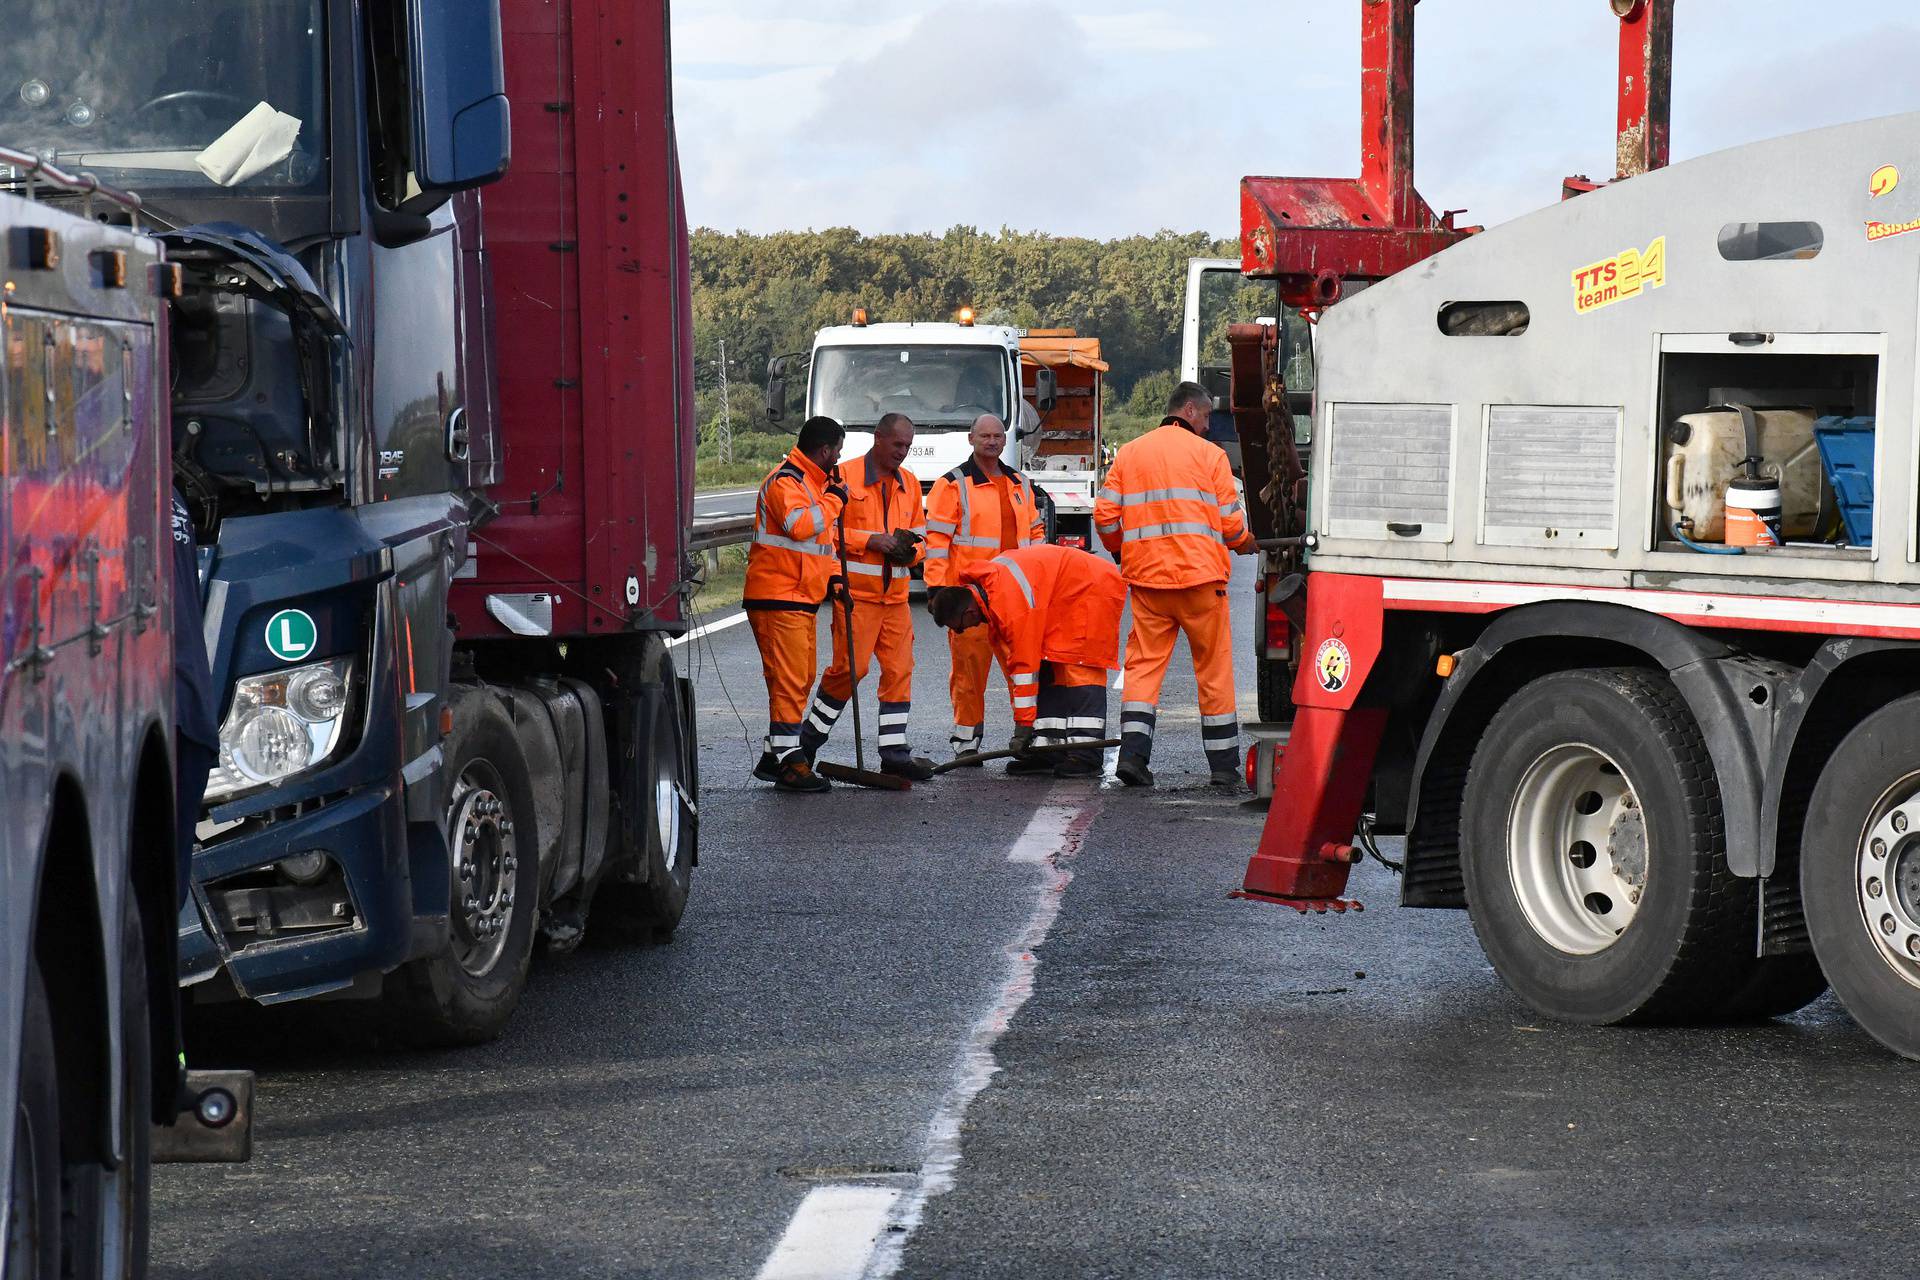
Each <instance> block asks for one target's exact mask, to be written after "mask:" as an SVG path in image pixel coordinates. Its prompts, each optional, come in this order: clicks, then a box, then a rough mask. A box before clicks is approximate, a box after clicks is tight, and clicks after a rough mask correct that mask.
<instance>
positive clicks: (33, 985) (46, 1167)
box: [0, 958, 60, 1280]
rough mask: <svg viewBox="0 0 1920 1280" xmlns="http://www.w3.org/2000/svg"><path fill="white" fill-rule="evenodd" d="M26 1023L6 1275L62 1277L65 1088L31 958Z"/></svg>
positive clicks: (22, 1279)
mask: <svg viewBox="0 0 1920 1280" xmlns="http://www.w3.org/2000/svg"><path fill="white" fill-rule="evenodd" d="M27 964H28V968H27V991H26V1008H25V1010H24V1011H23V1016H22V1019H21V1044H20V1087H19V1095H18V1097H17V1098H16V1099H15V1101H14V1109H13V1169H12V1173H11V1175H10V1176H9V1178H8V1180H7V1252H6V1254H5V1259H4V1260H5V1264H6V1265H5V1266H4V1268H0V1274H5V1275H6V1276H8V1277H10V1278H11V1277H16V1276H17V1277H19V1280H57V1277H58V1276H59V1275H60V1087H59V1074H58V1070H57V1068H56V1066H55V1063H54V1056H53V1016H52V1014H51V1013H50V1012H49V1010H48V1008H47V987H46V984H45V983H44V982H42V981H41V979H40V966H39V964H38V962H36V961H34V960H32V959H31V958H29V960H28V962H27Z"/></svg>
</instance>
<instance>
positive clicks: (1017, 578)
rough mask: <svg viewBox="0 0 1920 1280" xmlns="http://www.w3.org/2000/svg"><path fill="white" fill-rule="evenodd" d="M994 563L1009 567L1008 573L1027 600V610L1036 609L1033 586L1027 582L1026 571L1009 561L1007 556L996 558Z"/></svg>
mask: <svg viewBox="0 0 1920 1280" xmlns="http://www.w3.org/2000/svg"><path fill="white" fill-rule="evenodd" d="M993 562H994V563H995V564H1003V565H1005V566H1007V572H1008V573H1010V574H1012V575H1013V580H1014V582H1015V583H1016V584H1017V585H1018V586H1019V588H1020V594H1021V595H1023V596H1025V597H1026V598H1027V608H1029V609H1031V608H1033V607H1034V605H1033V584H1032V583H1031V582H1028V581H1027V574H1026V570H1024V569H1022V568H1021V567H1020V566H1019V565H1017V564H1015V563H1014V562H1013V561H1011V560H1009V559H1007V558H1006V557H1005V556H995V557H994V558H993Z"/></svg>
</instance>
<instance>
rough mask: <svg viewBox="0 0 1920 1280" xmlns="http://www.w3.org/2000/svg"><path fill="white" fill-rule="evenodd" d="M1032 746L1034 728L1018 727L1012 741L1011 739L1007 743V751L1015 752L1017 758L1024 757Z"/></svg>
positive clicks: (1026, 725)
mask: <svg viewBox="0 0 1920 1280" xmlns="http://www.w3.org/2000/svg"><path fill="white" fill-rule="evenodd" d="M1032 746H1033V726H1032V725H1030V724H1023V725H1018V726H1016V727H1015V728H1014V731H1013V737H1012V739H1010V740H1009V741H1008V743H1007V750H1009V751H1011V752H1013V753H1014V754H1015V755H1017V756H1023V755H1025V754H1027V750H1028V748H1030V747H1032Z"/></svg>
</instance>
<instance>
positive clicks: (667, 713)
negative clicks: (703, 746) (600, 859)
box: [594, 645, 700, 942]
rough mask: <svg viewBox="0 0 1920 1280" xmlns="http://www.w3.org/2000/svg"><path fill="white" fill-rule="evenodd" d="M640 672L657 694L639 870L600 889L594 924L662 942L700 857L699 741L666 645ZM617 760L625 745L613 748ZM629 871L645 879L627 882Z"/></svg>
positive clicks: (683, 905)
mask: <svg viewBox="0 0 1920 1280" xmlns="http://www.w3.org/2000/svg"><path fill="white" fill-rule="evenodd" d="M639 667H640V679H641V682H642V683H643V684H648V685H657V686H658V687H659V689H660V692H661V696H660V699H659V702H658V706H659V714H658V715H656V716H655V717H654V719H653V725H652V728H651V731H650V732H649V733H648V736H647V738H646V741H645V743H644V747H643V749H644V751H645V752H646V756H647V762H646V766H645V767H646V774H647V779H648V785H645V786H644V787H642V788H641V805H642V812H641V815H640V834H641V838H642V841H643V847H642V848H641V849H640V850H639V851H638V857H637V858H636V860H635V861H636V863H641V864H643V865H633V864H629V866H628V867H627V868H626V869H625V871H624V872H623V878H622V879H618V880H609V881H608V882H607V883H606V884H604V885H602V886H601V887H600V889H599V891H598V892H597V893H596V894H595V895H594V906H595V908H596V910H597V911H598V915H597V916H596V917H595V919H596V920H597V921H601V922H604V923H606V924H607V925H609V926H610V931H611V932H612V933H614V934H615V935H617V936H618V937H619V938H620V939H621V940H623V941H647V942H666V941H669V940H670V939H671V938H672V937H673V931H674V930H675V929H676V928H678V927H679V924H680V918H681V916H682V915H684V914H685V913H686V910H687V895H688V894H689V893H690V892H691V891H692V888H693V867H694V863H695V861H696V860H697V859H698V856H699V848H700V811H699V807H698V800H697V797H698V795H699V792H700V779H699V776H698V772H697V770H698V766H697V764H696V761H697V760H698V758H699V744H698V741H697V739H696V733H697V730H696V729H695V727H694V722H693V704H692V700H691V698H689V697H685V696H683V695H682V692H681V685H680V681H679V680H678V679H677V678H676V677H675V675H674V670H673V659H672V658H671V656H669V655H668V653H667V650H666V646H664V645H655V646H649V649H648V651H647V653H646V654H645V655H644V656H643V657H642V659H641V661H640V663H639ZM619 755H620V757H621V758H623V759H624V757H625V744H619ZM616 767H619V766H618V765H617V764H616ZM636 874H644V877H645V878H644V879H641V880H638V881H635V880H633V879H629V878H626V877H631V876H633V875H636Z"/></svg>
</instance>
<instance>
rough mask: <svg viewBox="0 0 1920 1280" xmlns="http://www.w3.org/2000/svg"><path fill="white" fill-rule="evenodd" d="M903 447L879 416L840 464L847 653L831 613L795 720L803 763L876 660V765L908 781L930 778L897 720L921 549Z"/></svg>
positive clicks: (901, 421) (908, 426)
mask: <svg viewBox="0 0 1920 1280" xmlns="http://www.w3.org/2000/svg"><path fill="white" fill-rule="evenodd" d="M912 448H913V423H912V422H911V421H910V420H909V419H908V418H907V415H906V414H904V413H889V414H887V415H886V416H885V417H883V418H881V419H880V421H879V422H878V423H877V424H875V426H874V429H873V448H871V449H869V450H868V451H867V454H866V456H865V457H864V458H855V459H854V460H853V461H852V462H850V463H848V464H847V467H846V475H845V479H846V484H847V504H846V508H845V510H844V512H843V513H842V516H841V518H842V520H843V521H844V522H845V524H846V535H847V574H848V578H847V585H848V588H849V589H850V591H851V593H852V597H853V601H852V607H853V628H852V630H853V652H852V653H851V654H849V653H848V652H847V640H846V635H847V626H846V622H845V620H844V619H843V618H840V617H836V618H834V619H833V628H832V630H833V661H832V662H831V663H829V664H828V666H827V669H826V671H825V672H824V673H822V675H821V676H820V687H819V688H818V689H816V690H815V691H814V695H813V709H812V710H811V711H809V712H808V713H807V719H806V723H805V724H803V725H802V726H801V727H800V749H801V751H803V752H804V753H805V754H806V757H807V759H808V760H812V759H813V758H814V755H815V754H816V753H817V752H818V751H819V750H820V746H821V744H822V743H824V742H826V740H827V736H828V735H829V734H831V733H832V732H833V726H834V722H835V721H837V720H839V718H840V713H841V712H842V711H844V710H846V707H847V698H848V697H849V696H850V695H851V694H852V692H853V687H854V681H856V680H858V679H862V678H864V677H865V676H866V674H867V667H868V666H869V665H870V664H871V663H872V662H873V660H874V659H875V658H876V657H878V658H879V660H880V771H881V772H882V773H890V774H894V775H896V776H898V777H902V778H910V779H912V780H914V781H916V782H924V781H926V780H927V779H928V778H931V777H933V762H932V761H930V760H925V759H921V758H919V757H916V756H915V755H914V754H913V748H912V747H911V746H909V745H908V742H907V722H908V720H910V719H911V718H912V716H913V607H912V605H910V604H908V602H907V591H908V584H909V580H910V579H911V578H912V576H913V574H912V568H913V566H914V565H916V564H918V563H920V560H921V558H922V556H923V555H924V554H925V551H926V546H925V539H926V536H927V516H926V511H925V508H924V507H923V506H922V505H921V502H920V481H919V480H917V479H915V478H914V474H913V472H911V471H909V470H907V469H906V468H905V467H904V466H902V465H900V464H901V463H903V462H905V461H906V458H907V453H908V451H909V450H911V449H912Z"/></svg>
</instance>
